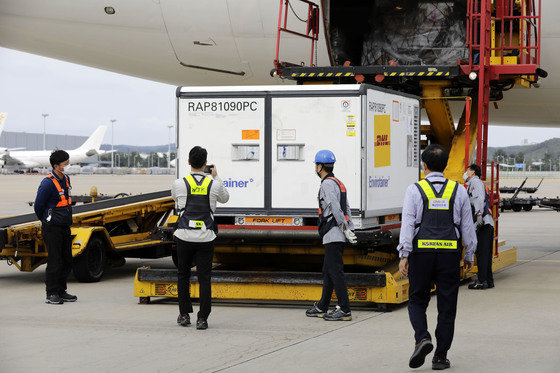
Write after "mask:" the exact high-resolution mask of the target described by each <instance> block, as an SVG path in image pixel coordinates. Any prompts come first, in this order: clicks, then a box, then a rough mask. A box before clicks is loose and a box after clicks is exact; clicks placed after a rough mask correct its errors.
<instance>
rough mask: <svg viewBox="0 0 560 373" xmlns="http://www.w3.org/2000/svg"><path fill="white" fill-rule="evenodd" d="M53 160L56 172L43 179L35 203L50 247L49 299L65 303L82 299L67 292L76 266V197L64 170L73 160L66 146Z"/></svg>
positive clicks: (52, 156)
mask: <svg viewBox="0 0 560 373" xmlns="http://www.w3.org/2000/svg"><path fill="white" fill-rule="evenodd" d="M50 163H51V165H52V168H53V170H52V173H51V174H50V175H49V176H47V177H46V178H44V179H43V181H42V182H41V185H40V186H39V190H38V191H37V197H36V198H35V203H34V204H33V207H34V209H35V214H36V215H37V217H38V218H39V220H41V223H42V225H41V234H42V235H43V241H44V243H45V245H46V247H47V251H48V257H47V269H46V271H45V285H46V290H47V298H46V300H45V302H46V303H49V304H62V303H64V302H75V301H76V300H77V299H78V298H77V297H76V296H75V295H71V294H68V293H67V292H66V278H67V277H68V275H69V274H70V271H71V270H72V236H71V235H70V226H71V225H72V199H71V197H70V189H71V186H70V178H69V177H68V175H65V174H64V168H65V167H67V166H68V165H69V164H70V156H69V155H68V153H67V152H65V151H64V150H55V151H53V152H52V154H51V156H50Z"/></svg>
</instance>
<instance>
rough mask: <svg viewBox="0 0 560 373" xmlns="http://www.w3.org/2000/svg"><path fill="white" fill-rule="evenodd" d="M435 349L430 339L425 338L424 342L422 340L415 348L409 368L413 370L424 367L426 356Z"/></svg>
mask: <svg viewBox="0 0 560 373" xmlns="http://www.w3.org/2000/svg"><path fill="white" fill-rule="evenodd" d="M433 349H434V345H433V344H432V341H431V340H430V339H428V338H424V339H423V340H421V341H420V342H419V343H417V344H416V346H415V347H414V352H413V353H412V356H411V357H410V361H409V362H408V366H409V367H411V368H420V367H421V366H422V365H424V361H425V360H426V355H428V354H429V353H430V352H432V350H433Z"/></svg>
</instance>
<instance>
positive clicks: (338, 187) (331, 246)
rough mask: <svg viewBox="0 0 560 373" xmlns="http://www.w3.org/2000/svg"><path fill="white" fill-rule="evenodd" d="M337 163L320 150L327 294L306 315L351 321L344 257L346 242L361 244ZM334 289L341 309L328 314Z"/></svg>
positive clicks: (320, 225)
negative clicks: (335, 170)
mask: <svg viewBox="0 0 560 373" xmlns="http://www.w3.org/2000/svg"><path fill="white" fill-rule="evenodd" d="M335 162H336V158H335V156H334V154H333V152H331V151H330V150H320V151H319V152H318V153H317V154H316V156H315V172H316V173H317V176H319V177H320V178H321V187H320V189H319V196H318V199H319V221H318V229H319V235H320V236H321V237H322V240H323V245H324V246H325V259H324V262H323V293H322V296H321V300H319V302H316V303H315V304H314V305H313V308H311V309H309V310H307V311H306V313H305V314H306V315H307V316H309V317H322V318H323V319H324V320H327V321H350V320H352V313H351V311H350V302H349V300H348V288H347V286H346V280H345V279H344V264H343V262H342V253H343V251H344V246H345V243H346V241H348V242H350V243H351V244H353V245H355V244H356V243H357V242H358V240H357V238H356V235H355V234H354V232H353V230H354V224H353V223H352V219H351V218H350V205H349V204H348V196H347V194H346V187H345V186H344V184H342V182H341V181H340V180H338V179H337V178H336V177H335V176H334V174H333V169H334V163H335ZM333 289H334V291H335V293H336V298H337V299H338V305H337V306H336V308H335V309H334V310H332V311H331V312H328V310H329V304H330V301H331V297H332V293H333ZM327 312H328V313H327Z"/></svg>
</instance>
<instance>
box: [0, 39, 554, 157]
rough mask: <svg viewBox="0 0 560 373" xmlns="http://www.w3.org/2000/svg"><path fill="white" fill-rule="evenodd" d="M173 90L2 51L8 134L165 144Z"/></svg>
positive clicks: (500, 140)
mask: <svg viewBox="0 0 560 373" xmlns="http://www.w3.org/2000/svg"><path fill="white" fill-rule="evenodd" d="M175 88H176V87H175V86H171V85H167V84H162V83H156V82H153V81H149V80H144V79H139V78H133V77H129V76H126V75H120V74H115V73H111V72H108V71H104V70H99V69H94V68H90V67H85V66H80V65H76V64H72V63H68V62H62V61H58V60H54V59H50V58H45V57H40V56H36V55H32V54H28V53H23V52H18V51H14V50H10V49H5V48H0V112H6V113H7V114H8V115H7V120H6V124H5V130H6V131H14V132H24V131H25V132H36V133H42V132H43V117H42V116H41V114H43V113H48V114H49V117H48V118H47V133H54V134H71V135H81V136H88V135H90V134H91V133H92V132H93V131H94V130H95V128H97V126H99V125H101V124H106V125H109V130H108V131H107V134H106V135H105V140H104V143H110V142H111V128H110V121H109V120H110V119H116V120H117V121H116V123H115V135H114V136H115V144H126V145H163V144H167V142H168V140H167V139H168V131H169V130H168V128H167V126H168V125H169V124H174V122H175ZM488 137H489V145H490V146H507V145H520V143H521V139H522V138H527V137H528V138H529V141H530V142H541V141H544V140H547V139H549V138H551V137H560V128H553V129H551V128H546V129H545V128H534V127H532V128H531V129H530V130H529V131H528V130H527V128H524V127H498V126H491V127H490V130H489V136H488Z"/></svg>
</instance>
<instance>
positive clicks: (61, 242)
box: [41, 224, 72, 296]
mask: <svg viewBox="0 0 560 373" xmlns="http://www.w3.org/2000/svg"><path fill="white" fill-rule="evenodd" d="M41 232H42V234H43V241H44V242H45V245H46V247H47V253H48V257H47V269H46V271H45V285H46V290H47V296H48V295H51V294H61V293H64V292H65V291H66V279H67V278H68V275H69V274H70V271H71V270H72V236H71V235H70V227H63V226H56V225H46V224H43V226H42V227H41Z"/></svg>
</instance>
